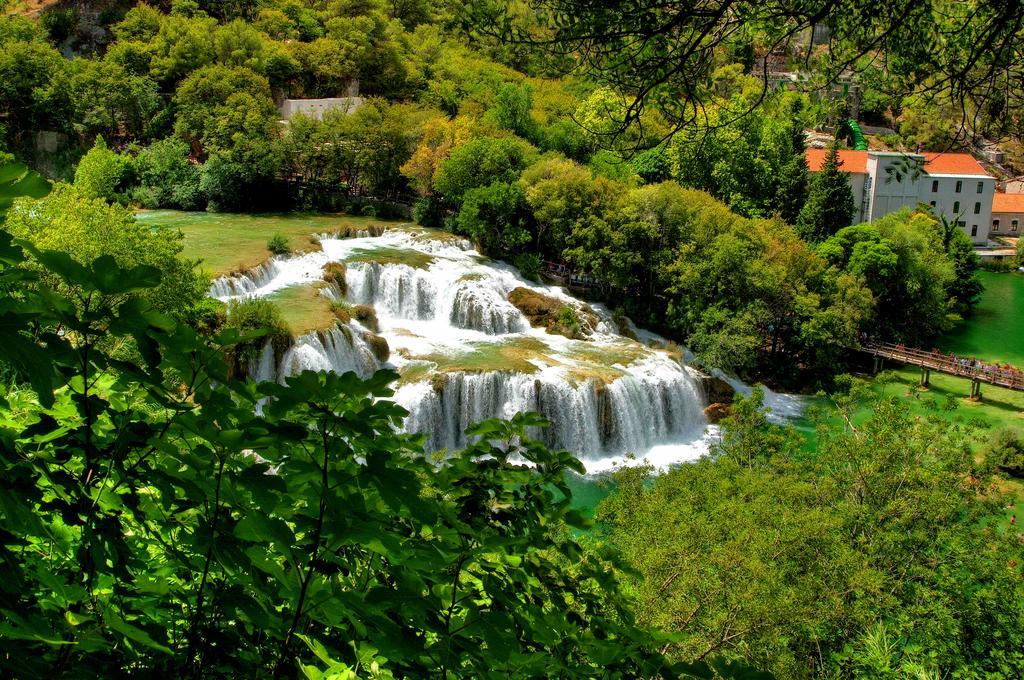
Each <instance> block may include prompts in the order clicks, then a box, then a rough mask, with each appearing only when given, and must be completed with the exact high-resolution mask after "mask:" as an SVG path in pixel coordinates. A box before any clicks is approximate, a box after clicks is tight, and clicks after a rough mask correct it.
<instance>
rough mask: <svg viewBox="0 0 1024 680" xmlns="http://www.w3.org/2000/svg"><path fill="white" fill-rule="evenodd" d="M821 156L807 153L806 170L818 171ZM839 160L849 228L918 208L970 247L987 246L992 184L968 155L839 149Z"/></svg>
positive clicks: (823, 152)
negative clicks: (853, 209) (852, 211)
mask: <svg viewBox="0 0 1024 680" xmlns="http://www.w3.org/2000/svg"><path fill="white" fill-rule="evenodd" d="M827 153H828V151H827V150H826V149H808V150H807V165H808V167H809V168H810V171H811V172H817V171H818V170H820V169H821V166H822V164H823V163H824V162H825V156H826V155H827ZM839 160H840V163H841V165H840V169H841V170H842V171H843V172H846V173H847V174H848V175H849V176H850V186H851V189H852V190H853V198H854V202H855V203H856V205H857V214H856V215H855V216H854V223H855V224H856V223H858V222H870V221H872V220H876V219H878V218H879V217H882V216H883V215H887V214H889V213H891V212H895V211H897V210H899V209H900V208H904V207H909V208H914V207H916V206H917V205H919V204H924V205H930V206H931V207H932V210H933V212H934V213H935V215H936V216H938V215H945V216H946V218H947V219H949V220H952V221H955V222H956V223H957V224H959V225H960V228H961V229H963V230H964V231H965V232H966V233H967V235H968V236H969V237H970V238H971V241H972V242H974V243H975V244H977V245H984V244H985V243H987V241H988V231H989V225H991V224H992V198H993V195H994V194H995V190H996V180H995V178H994V177H992V176H991V175H989V174H988V173H987V172H985V169H984V168H983V167H981V164H980V163H978V161H976V160H975V159H974V157H973V156H971V155H970V154H967V153H923V154H905V153H899V152H892V151H846V150H843V151H840V152H839Z"/></svg>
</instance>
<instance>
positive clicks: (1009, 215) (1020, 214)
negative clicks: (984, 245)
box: [988, 193, 1024, 236]
mask: <svg viewBox="0 0 1024 680" xmlns="http://www.w3.org/2000/svg"><path fill="white" fill-rule="evenodd" d="M1021 227H1024V194H1001V193H997V194H996V195H995V196H993V197H992V228H991V229H989V230H988V233H989V236H1020V230H1021Z"/></svg>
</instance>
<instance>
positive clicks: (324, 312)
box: [267, 284, 336, 335]
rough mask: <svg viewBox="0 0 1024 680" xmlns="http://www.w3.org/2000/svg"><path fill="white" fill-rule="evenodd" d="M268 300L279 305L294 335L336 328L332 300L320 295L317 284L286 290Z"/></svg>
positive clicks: (292, 287)
mask: <svg viewBox="0 0 1024 680" xmlns="http://www.w3.org/2000/svg"><path fill="white" fill-rule="evenodd" d="M267 299H268V300H270V301H271V302H273V303H274V304H275V305H277V308H278V309H279V310H280V311H281V317H282V318H283V319H284V321H285V323H287V324H288V327H289V328H290V329H291V331H292V335H302V334H303V333H308V332H309V331H320V330H327V329H328V328H331V327H333V326H334V323H335V320H336V319H335V316H334V313H333V312H331V303H330V300H328V299H327V298H325V297H323V296H321V295H320V294H319V286H318V285H316V284H311V285H306V286H291V287H289V288H284V289H282V290H279V291H277V292H275V293H274V294H272V295H270V296H269V297H268V298H267Z"/></svg>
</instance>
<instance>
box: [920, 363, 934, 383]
mask: <svg viewBox="0 0 1024 680" xmlns="http://www.w3.org/2000/svg"><path fill="white" fill-rule="evenodd" d="M931 377H932V370H931V369H930V368H925V367H924V366H922V367H921V387H928V385H929V383H930V381H931Z"/></svg>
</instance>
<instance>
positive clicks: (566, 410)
mask: <svg viewBox="0 0 1024 680" xmlns="http://www.w3.org/2000/svg"><path fill="white" fill-rule="evenodd" d="M654 364H656V365H651V366H644V367H641V368H640V369H638V370H636V371H635V372H633V373H629V374H626V375H624V376H622V377H620V378H618V379H616V380H613V381H611V382H610V383H608V384H602V383H599V382H598V381H596V380H594V379H589V380H586V381H583V382H580V383H575V382H573V381H572V380H570V379H569V378H567V377H566V376H565V375H562V374H559V373H558V372H557V371H545V372H541V374H540V375H537V376H535V375H530V374H516V373H508V372H503V371H492V372H486V373H452V374H448V375H445V376H444V377H443V378H442V379H437V380H433V381H430V382H426V381H425V382H420V383H415V384H413V385H408V386H404V387H402V388H401V389H399V390H398V392H397V394H396V396H395V399H396V400H397V401H398V402H399V403H400V404H401V405H402V406H404V407H405V408H406V409H407V410H408V411H409V416H408V417H407V418H406V422H405V429H406V430H407V431H409V432H417V433H423V434H426V435H427V436H428V440H427V446H428V448H429V449H431V450H438V449H444V448H448V449H455V448H460V447H463V446H465V445H466V443H467V442H466V437H465V435H464V434H463V432H464V431H465V429H466V428H467V427H469V426H470V425H471V424H473V423H475V422H479V421H481V420H486V419H488V418H509V417H511V416H512V415H514V414H516V413H518V412H520V411H537V412H538V413H540V414H541V415H543V416H544V417H545V418H547V419H548V420H549V421H551V425H550V427H548V428H546V430H545V431H544V432H543V433H542V437H543V439H544V442H545V443H546V444H547V445H548V446H552V447H557V448H564V449H567V450H569V451H572V452H573V453H576V454H579V455H580V456H581V457H583V458H587V457H589V456H597V455H614V454H626V453H635V454H642V453H644V452H645V451H647V450H648V449H650V448H651V447H653V446H655V445H658V444H666V443H669V442H671V441H673V440H679V439H686V438H696V437H699V436H700V435H701V433H702V432H703V430H704V428H705V427H706V425H707V421H706V419H705V418H704V413H703V399H702V397H701V394H700V386H699V383H698V382H697V381H696V380H695V379H694V378H693V376H691V375H690V374H689V372H688V371H686V369H684V368H683V367H682V366H679V365H678V364H677V365H675V367H674V368H673V367H672V366H671V365H670V364H671V362H667V361H666V362H654Z"/></svg>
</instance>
